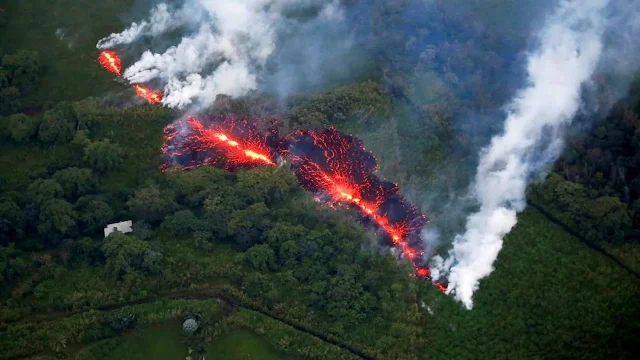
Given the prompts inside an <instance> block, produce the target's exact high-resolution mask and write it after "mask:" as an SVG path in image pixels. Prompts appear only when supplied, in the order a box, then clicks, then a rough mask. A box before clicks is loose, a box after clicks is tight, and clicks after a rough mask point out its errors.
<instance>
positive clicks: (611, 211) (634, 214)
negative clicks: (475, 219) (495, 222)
mask: <svg viewBox="0 0 640 360" xmlns="http://www.w3.org/2000/svg"><path fill="white" fill-rule="evenodd" d="M604 81H606V80H602V79H600V82H604ZM600 85H601V86H606V84H600ZM638 113H640V89H639V88H637V87H632V88H631V90H630V92H629V94H628V96H627V97H626V98H624V99H622V100H621V101H619V102H618V103H617V104H615V106H614V107H613V108H612V109H611V111H610V112H609V114H608V115H607V116H606V117H605V118H602V119H592V120H591V121H584V122H576V125H575V126H574V129H572V130H573V131H574V132H575V133H577V134H574V135H573V136H572V137H571V138H570V139H571V142H570V144H569V146H568V147H567V149H566V151H565V153H564V154H563V156H562V157H561V159H560V161H559V163H558V165H557V166H556V173H557V174H558V175H557V176H555V177H552V178H551V180H550V181H548V184H547V183H545V184H544V185H543V186H541V187H540V188H539V191H538V192H536V194H537V195H539V196H540V197H541V198H543V200H544V201H545V204H544V205H545V206H548V207H549V209H550V210H552V211H564V209H567V208H568V207H571V208H572V209H570V210H569V211H568V213H565V214H561V215H560V217H562V219H563V221H565V222H566V223H567V224H569V225H571V226H572V227H575V230H576V231H578V232H579V233H580V234H582V235H584V236H585V237H587V238H588V239H590V240H594V241H600V242H605V243H611V242H614V243H621V242H622V241H624V240H625V239H634V240H637V239H639V237H638V234H640V230H639V229H640V216H639V215H638V214H640V212H638V211H637V208H636V207H635V206H634V202H636V201H638V199H640V157H639V155H638V154H640V147H639V145H638V144H639V142H638V141H637V140H638V136H639V135H638V134H639V131H640V120H639V118H638ZM591 122H595V124H592V123H591ZM583 123H588V124H589V125H588V128H580V126H581V124H583ZM561 177H562V178H563V180H565V181H561V180H560V178H561ZM577 189H581V190H580V193H577V192H576V191H578V190H577ZM551 193H553V194H551Z"/></svg>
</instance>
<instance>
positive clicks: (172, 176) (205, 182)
mask: <svg viewBox="0 0 640 360" xmlns="http://www.w3.org/2000/svg"><path fill="white" fill-rule="evenodd" d="M167 175H168V178H169V181H171V185H172V188H173V189H175V191H176V194H177V199H178V201H179V202H180V203H183V204H185V205H187V206H202V204H203V203H204V201H205V199H206V198H207V197H209V196H215V195H217V194H220V193H226V192H229V191H234V189H233V188H232V187H231V185H232V183H231V178H230V176H229V173H227V172H226V171H224V170H221V169H217V168H215V167H210V166H207V167H201V168H198V169H195V170H193V171H187V172H182V171H176V172H172V173H169V174H167Z"/></svg>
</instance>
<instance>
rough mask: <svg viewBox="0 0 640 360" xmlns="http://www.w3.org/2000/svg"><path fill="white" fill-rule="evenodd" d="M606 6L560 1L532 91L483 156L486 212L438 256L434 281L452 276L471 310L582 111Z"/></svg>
mask: <svg viewBox="0 0 640 360" xmlns="http://www.w3.org/2000/svg"><path fill="white" fill-rule="evenodd" d="M608 3H609V1H608V0H563V1H561V2H560V4H559V6H558V9H557V10H556V11H555V13H554V14H553V15H552V16H550V17H549V19H547V22H546V24H545V26H544V27H543V29H542V31H540V33H539V34H538V43H539V47H538V49H537V50H536V51H534V52H532V53H531V54H529V56H528V63H527V76H528V86H527V87H526V88H524V89H522V90H521V91H519V93H518V94H517V95H516V96H515V98H514V99H513V100H512V102H511V104H510V105H509V106H508V108H507V110H508V111H507V112H508V116H507V118H506V121H505V124H504V131H503V133H502V134H500V135H497V136H495V137H494V138H493V139H492V141H491V143H490V145H489V146H488V147H487V148H486V149H484V150H483V151H482V153H481V156H480V163H479V165H478V168H477V173H476V177H475V182H474V184H473V189H472V195H473V197H475V198H476V199H477V201H478V204H479V206H480V208H479V210H478V211H477V212H476V213H473V214H471V215H470V216H469V217H468V218H467V223H466V229H465V232H464V234H461V235H457V236H456V237H455V239H454V242H453V248H452V249H451V250H450V251H449V256H448V258H447V259H446V260H445V259H442V258H439V257H438V258H436V259H435V261H434V264H433V265H432V267H433V269H432V270H433V274H434V277H435V278H436V279H437V278H438V277H443V276H447V277H448V281H449V287H448V288H449V290H448V291H449V292H450V293H452V294H453V295H454V296H455V298H456V299H457V300H459V301H461V302H462V303H463V304H464V305H465V306H466V307H467V308H468V309H471V308H472V307H473V301H472V295H473V293H474V291H475V290H476V289H477V288H478V284H479V281H480V279H482V278H484V277H486V276H488V275H489V274H490V273H491V272H492V271H493V262H494V261H495V260H496V258H497V257H498V253H499V252H500V249H501V248H502V244H503V237H504V236H505V235H506V234H507V233H509V231H511V229H512V228H513V226H514V225H515V224H516V222H517V217H516V215H517V213H519V212H521V211H522V210H524V208H525V206H526V199H525V190H526V187H527V184H528V183H529V181H530V180H531V179H532V178H533V177H534V176H538V175H540V173H541V172H544V171H546V169H547V168H548V166H549V165H550V164H551V163H552V162H553V161H554V160H555V159H556V158H557V156H558V155H559V152H560V150H561V147H562V145H563V140H562V129H563V127H565V126H566V125H567V124H568V123H569V122H570V121H571V120H572V118H573V117H574V115H575V114H576V112H577V111H578V109H579V107H580V92H581V88H582V85H583V84H585V83H586V82H587V81H588V80H589V79H590V77H591V76H592V74H593V72H594V71H595V69H596V67H597V66H598V63H599V60H600V57H601V54H602V49H603V42H602V35H603V33H604V31H605V29H606V23H607V19H606V18H605V15H604V14H605V10H606V8H607V5H608Z"/></svg>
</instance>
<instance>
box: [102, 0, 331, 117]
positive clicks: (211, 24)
mask: <svg viewBox="0 0 640 360" xmlns="http://www.w3.org/2000/svg"><path fill="white" fill-rule="evenodd" d="M338 4H339V1H337V0H333V1H329V2H327V1H321V0H305V1H294V0H237V1H217V0H189V1H187V2H186V3H185V4H184V5H183V6H182V7H181V8H179V9H176V10H174V11H172V10H171V9H170V8H169V7H168V6H167V5H166V4H160V5H158V6H157V7H155V8H154V9H153V10H152V12H151V15H150V20H148V21H142V22H141V23H139V24H137V23H133V24H132V25H131V26H130V27H129V28H128V29H126V30H124V31H123V32H121V33H119V34H111V35H110V36H108V37H106V38H105V39H102V40H100V41H99V42H98V44H97V46H98V47H99V48H110V47H114V46H118V45H122V44H128V43H131V42H134V41H136V40H137V39H139V38H141V37H143V36H157V35H161V34H164V33H167V32H168V31H170V30H174V29H180V30H184V31H185V32H186V33H187V34H186V35H185V36H183V37H182V38H181V39H180V41H179V42H178V43H177V44H176V45H174V46H171V47H169V48H168V49H166V50H165V51H164V52H162V53H155V52H153V51H151V50H148V51H146V52H144V53H143V54H142V56H141V57H140V58H139V60H138V61H137V62H136V63H134V64H133V65H131V66H130V67H128V68H127V69H126V70H125V71H124V74H123V76H124V78H126V79H127V80H129V81H130V82H132V83H140V82H147V81H152V80H157V81H160V82H162V83H163V84H165V88H164V95H165V96H164V100H163V103H164V104H165V105H167V106H169V107H177V108H184V107H186V106H190V105H201V106H207V105H210V104H212V103H213V102H214V101H215V98H216V96H217V95H218V94H226V95H231V96H240V95H244V94H246V93H247V92H248V91H249V90H252V89H256V88H257V87H258V85H259V82H260V79H261V76H262V72H263V71H264V69H265V66H266V64H267V61H268V60H269V59H270V57H271V56H272V55H273V54H274V53H275V51H276V49H277V42H278V40H279V35H280V34H284V33H291V32H292V31H295V29H296V28H303V27H305V26H307V27H308V26H311V25H310V24H314V23H315V24H318V23H321V24H325V23H326V26H324V27H323V28H330V27H331V26H332V25H335V23H336V22H338V21H340V19H341V18H342V17H341V14H342V12H341V8H340V7H339V6H338ZM309 17H310V18H311V20H309ZM189 29H195V31H189ZM308 40H309V41H313V39H308ZM301 51H304V50H303V49H301Z"/></svg>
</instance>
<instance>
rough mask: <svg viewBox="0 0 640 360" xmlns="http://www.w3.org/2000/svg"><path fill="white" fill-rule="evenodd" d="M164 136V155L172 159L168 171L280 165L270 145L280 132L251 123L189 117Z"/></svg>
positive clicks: (167, 165)
mask: <svg viewBox="0 0 640 360" xmlns="http://www.w3.org/2000/svg"><path fill="white" fill-rule="evenodd" d="M164 133H165V143H164V145H163V146H162V152H163V153H164V154H165V155H167V156H169V157H170V158H171V163H167V164H165V165H164V168H169V167H171V166H172V165H179V166H181V167H182V168H183V169H186V170H188V169H192V168H195V167H199V166H203V165H212V166H218V167H222V168H224V169H227V170H235V169H238V168H252V167H256V166H263V165H266V166H273V165H275V164H276V155H277V154H276V153H275V152H274V151H273V150H271V149H272V148H273V146H269V143H272V144H273V137H274V136H275V137H276V138H277V133H274V132H265V131H261V130H259V129H258V128H257V127H256V126H255V124H253V123H251V122H249V121H247V120H242V121H238V120H235V119H233V118H230V117H226V116H217V117H208V118H205V121H201V120H199V119H197V118H195V117H192V116H189V117H188V118H187V119H186V120H183V121H178V122H176V123H174V124H171V125H169V126H167V127H166V128H165V130H164Z"/></svg>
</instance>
